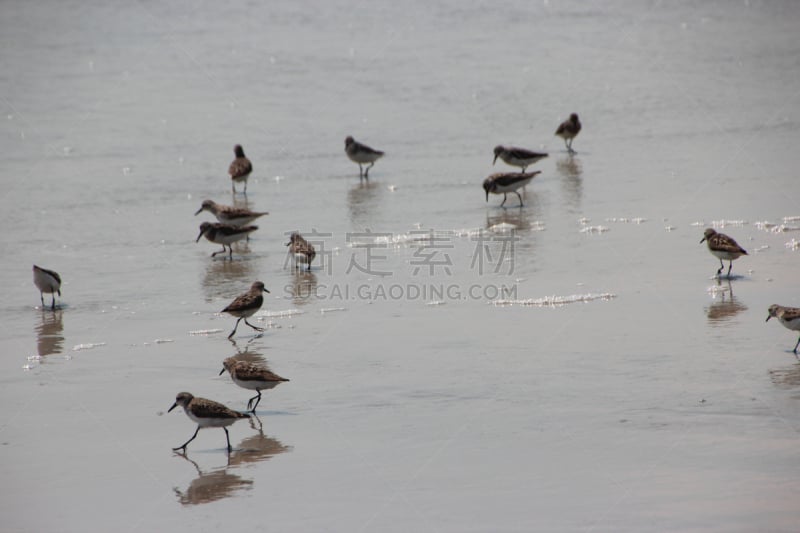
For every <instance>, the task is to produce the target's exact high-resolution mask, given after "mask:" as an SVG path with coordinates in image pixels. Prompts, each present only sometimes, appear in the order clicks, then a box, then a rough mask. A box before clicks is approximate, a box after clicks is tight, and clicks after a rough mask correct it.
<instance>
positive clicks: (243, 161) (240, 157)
mask: <svg viewBox="0 0 800 533" xmlns="http://www.w3.org/2000/svg"><path fill="white" fill-rule="evenodd" d="M233 153H234V154H236V158H235V159H234V160H233V161H232V162H231V165H230V166H229V167H228V175H229V176H230V177H231V190H232V191H233V194H236V183H237V182H240V181H243V182H244V194H247V178H249V177H250V173H251V172H253V164H252V163H251V162H250V160H249V159H247V157H246V156H245V155H244V148H242V145H241V144H237V145H236V146H234V147H233Z"/></svg>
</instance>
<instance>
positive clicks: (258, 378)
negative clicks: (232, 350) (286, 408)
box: [219, 357, 289, 413]
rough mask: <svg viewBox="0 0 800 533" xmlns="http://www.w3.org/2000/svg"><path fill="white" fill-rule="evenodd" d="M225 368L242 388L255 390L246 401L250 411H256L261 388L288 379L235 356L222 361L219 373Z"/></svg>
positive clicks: (267, 388)
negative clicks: (254, 393) (253, 394)
mask: <svg viewBox="0 0 800 533" xmlns="http://www.w3.org/2000/svg"><path fill="white" fill-rule="evenodd" d="M226 370H227V371H228V373H230V375H231V379H233V382H234V383H236V384H237V385H239V386H240V387H242V388H243V389H248V390H254V391H256V392H257V394H256V395H255V396H253V397H252V398H250V399H249V400H248V401H247V410H248V411H250V412H251V413H255V412H256V407H258V403H259V402H260V401H261V391H262V390H269V389H273V388H275V387H277V386H278V385H280V384H281V383H283V382H284V381H289V380H288V379H286V378H282V377H280V376H279V375H278V374H275V373H274V372H272V371H271V370H269V369H267V368H264V367H261V366H258V365H255V364H253V363H250V362H249V361H240V360H238V359H236V358H235V357H228V358H227V359H225V360H224V361H223V362H222V370H220V372H219V375H220V376H221V375H222V374H223V373H224V372H225V371H226ZM254 402H255V403H254ZM251 406H252V409H251Z"/></svg>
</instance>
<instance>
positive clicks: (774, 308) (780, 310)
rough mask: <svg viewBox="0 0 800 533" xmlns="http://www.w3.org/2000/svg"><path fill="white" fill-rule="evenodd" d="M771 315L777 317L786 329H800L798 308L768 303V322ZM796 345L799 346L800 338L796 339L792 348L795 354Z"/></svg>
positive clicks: (799, 311)
mask: <svg viewBox="0 0 800 533" xmlns="http://www.w3.org/2000/svg"><path fill="white" fill-rule="evenodd" d="M772 317H775V318H777V319H778V320H779V321H780V323H781V324H783V327H785V328H786V329H790V330H792V331H800V308H797V307H784V306H782V305H777V304H775V305H770V306H769V315H768V316H767V320H766V322H769V319H770V318H772ZM798 346H800V338H798V339H797V344H795V345H794V349H793V350H792V351H793V352H794V354H795V355H797V347H798Z"/></svg>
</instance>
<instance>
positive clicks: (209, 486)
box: [172, 452, 253, 505]
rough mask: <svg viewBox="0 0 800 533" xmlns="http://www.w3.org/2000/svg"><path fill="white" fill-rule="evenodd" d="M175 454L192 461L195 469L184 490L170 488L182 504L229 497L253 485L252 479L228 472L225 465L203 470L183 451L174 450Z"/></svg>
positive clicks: (207, 501) (213, 500)
mask: <svg viewBox="0 0 800 533" xmlns="http://www.w3.org/2000/svg"><path fill="white" fill-rule="evenodd" d="M175 455H177V456H179V457H182V458H183V459H185V460H187V461H188V462H190V463H192V465H194V467H195V469H196V470H197V477H196V478H194V479H193V480H192V481H191V483H189V486H188V487H186V490H181V489H179V488H178V487H174V488H173V489H172V490H174V491H175V494H176V495H177V496H178V501H179V502H180V503H181V504H182V505H197V504H200V503H211V502H215V501H218V500H222V499H224V498H229V497H231V496H233V495H234V494H236V493H237V492H239V491H241V490H243V489H250V488H251V487H252V485H253V480H252V479H242V477H241V476H237V475H236V474H231V473H229V472H228V466H227V465H226V466H225V467H222V468H215V469H213V470H210V471H208V472H203V470H202V469H201V468H200V466H199V465H198V464H197V463H196V462H194V461H192V460H191V459H189V457H188V456H187V455H186V454H185V453H179V452H175ZM229 461H230V460H229Z"/></svg>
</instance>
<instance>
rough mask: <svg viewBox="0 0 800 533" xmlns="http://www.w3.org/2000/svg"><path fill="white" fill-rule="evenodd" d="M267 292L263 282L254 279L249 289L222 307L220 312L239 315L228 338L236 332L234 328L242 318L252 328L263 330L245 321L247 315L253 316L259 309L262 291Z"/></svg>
mask: <svg viewBox="0 0 800 533" xmlns="http://www.w3.org/2000/svg"><path fill="white" fill-rule="evenodd" d="M264 292H266V293H269V291H268V290H267V289H266V288H264V284H263V283H262V282H260V281H256V282H254V283H253V285H252V286H251V287H250V290H249V291H247V292H245V293H243V294H240V295H239V296H237V297H236V299H235V300H233V301H232V302H231V303H230V304H229V305H228V306H227V307H226V308H225V309H223V310H222V311H221V312H222V313H229V314H231V315H233V316H235V317H239V320H237V321H236V325H235V326H234V327H233V331H231V333H230V335H228V338H229V339H230V338H231V337H233V335H234V334H235V333H236V329H237V328H238V327H239V322H240V321H241V320H242V319H244V323H245V324H247V325H248V326H250V327H251V328H253V329H254V330H256V331H264V328H259V327H258V326H254V325H253V324H251V323H250V322H248V321H247V318H248V317H251V316H253V315H254V314H255V313H256V311H258V310H259V309H261V304H263V303H264V296H263V294H262V293H264Z"/></svg>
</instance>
